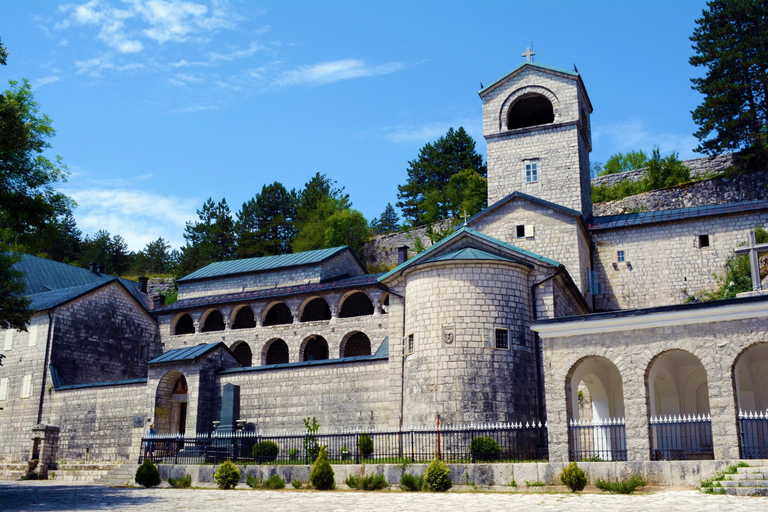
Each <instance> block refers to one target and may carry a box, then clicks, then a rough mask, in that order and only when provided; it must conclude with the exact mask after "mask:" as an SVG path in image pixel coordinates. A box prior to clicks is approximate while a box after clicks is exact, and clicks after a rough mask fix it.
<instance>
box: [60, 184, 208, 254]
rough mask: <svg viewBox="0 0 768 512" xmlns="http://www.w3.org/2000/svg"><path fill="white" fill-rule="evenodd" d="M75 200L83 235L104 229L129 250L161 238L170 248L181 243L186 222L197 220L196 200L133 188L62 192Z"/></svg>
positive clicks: (137, 249) (77, 217)
mask: <svg viewBox="0 0 768 512" xmlns="http://www.w3.org/2000/svg"><path fill="white" fill-rule="evenodd" d="M62 192H64V193H65V194H67V195H68V196H70V197H72V198H73V199H74V200H75V201H77V205H78V206H77V209H76V210H75V220H76V221H77V225H78V227H79V228H80V229H81V230H82V231H83V233H84V234H93V233H95V232H96V231H98V230H100V229H106V230H107V231H109V232H110V234H112V235H120V236H122V237H123V238H124V239H125V241H126V242H127V243H128V247H129V249H130V250H132V251H139V250H141V249H143V248H144V246H145V245H146V244H147V243H149V242H151V241H153V240H157V238H158V237H163V238H165V239H166V240H168V241H169V242H170V244H171V246H173V247H175V248H178V247H180V246H182V245H183V244H184V239H183V235H182V234H183V232H184V226H185V224H186V222H187V221H190V220H193V219H195V218H196V217H197V215H196V213H195V209H196V207H197V201H195V200H191V199H183V198H178V197H173V196H161V195H158V194H153V193H150V192H145V191H142V190H135V189H112V190H109V189H102V188H89V189H80V190H67V189H64V190H62Z"/></svg>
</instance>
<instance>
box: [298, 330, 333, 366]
mask: <svg viewBox="0 0 768 512" xmlns="http://www.w3.org/2000/svg"><path fill="white" fill-rule="evenodd" d="M323 359H328V342H327V341H326V340H325V338H323V337H322V336H320V335H319V334H312V335H311V336H307V337H306V338H305V339H304V341H302V342H301V348H300V349H299V360H300V361H321V360H323Z"/></svg>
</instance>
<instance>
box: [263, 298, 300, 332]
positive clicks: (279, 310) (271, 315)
mask: <svg viewBox="0 0 768 512" xmlns="http://www.w3.org/2000/svg"><path fill="white" fill-rule="evenodd" d="M291 323H293V313H291V308H289V307H288V306H287V305H286V304H285V303H283V302H278V303H277V304H274V305H272V306H271V307H270V308H269V309H268V310H267V311H266V313H265V314H264V327H269V326H271V325H284V324H291Z"/></svg>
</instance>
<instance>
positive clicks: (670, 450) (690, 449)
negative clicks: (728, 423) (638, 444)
mask: <svg viewBox="0 0 768 512" xmlns="http://www.w3.org/2000/svg"><path fill="white" fill-rule="evenodd" d="M650 427H651V460H712V459H714V458H715V453H714V451H713V449H712V418H711V417H710V416H709V415H707V416H706V417H704V416H701V415H699V416H676V417H658V418H651V420H650Z"/></svg>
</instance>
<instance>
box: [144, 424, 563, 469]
mask: <svg viewBox="0 0 768 512" xmlns="http://www.w3.org/2000/svg"><path fill="white" fill-rule="evenodd" d="M320 446H326V450H327V453H328V457H329V459H330V461H331V463H332V464H372V463H376V464H388V463H391V464H401V463H405V462H408V463H426V462H429V461H431V460H432V459H433V458H434V457H435V456H439V457H440V458H441V459H442V460H444V461H446V462H464V463H470V462H528V461H547V460H548V458H549V451H548V448H547V427H546V425H542V424H540V423H539V424H535V425H532V424H522V423H503V424H493V425H469V426H461V427H454V426H441V427H440V428H435V427H432V428H409V429H407V430H405V429H392V430H355V431H338V432H323V433H308V432H304V431H298V432H281V433H267V432H255V431H250V432H249V431H238V432H231V433H221V432H218V433H217V432H213V433H211V434H197V435H194V436H182V435H153V436H145V437H143V438H142V440H141V455H140V457H139V463H141V462H143V461H144V458H145V457H149V458H150V459H151V460H152V461H153V462H156V463H164V464H215V463H218V462H221V461H223V460H227V459H230V460H232V461H235V462H240V463H255V464H312V462H314V459H315V458H316V457H317V453H318V452H319V449H320ZM254 447H255V449H254Z"/></svg>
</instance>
